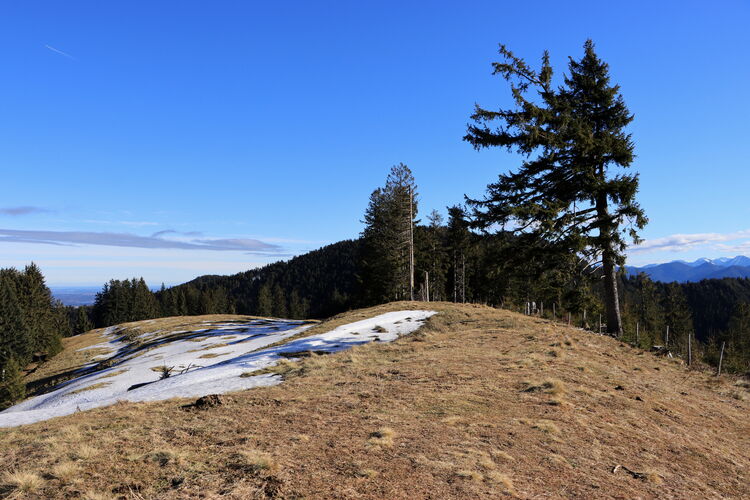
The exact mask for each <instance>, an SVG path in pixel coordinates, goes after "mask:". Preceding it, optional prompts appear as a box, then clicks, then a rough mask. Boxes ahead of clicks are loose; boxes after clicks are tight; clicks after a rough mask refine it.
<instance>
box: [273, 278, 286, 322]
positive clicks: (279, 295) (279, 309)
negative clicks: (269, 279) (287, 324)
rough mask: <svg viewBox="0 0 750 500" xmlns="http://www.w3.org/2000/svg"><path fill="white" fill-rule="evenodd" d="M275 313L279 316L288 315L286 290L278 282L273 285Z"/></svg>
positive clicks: (284, 316)
mask: <svg viewBox="0 0 750 500" xmlns="http://www.w3.org/2000/svg"><path fill="white" fill-rule="evenodd" d="M272 300H273V315H274V316H276V317H277V318H286V317H287V308H286V297H285V296H284V290H282V289H281V286H280V285H279V284H278V283H274V285H273V299H272Z"/></svg>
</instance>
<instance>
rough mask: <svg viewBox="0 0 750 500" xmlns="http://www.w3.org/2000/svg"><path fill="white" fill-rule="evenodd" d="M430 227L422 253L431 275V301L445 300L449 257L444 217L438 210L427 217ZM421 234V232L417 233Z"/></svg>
mask: <svg viewBox="0 0 750 500" xmlns="http://www.w3.org/2000/svg"><path fill="white" fill-rule="evenodd" d="M427 221H428V225H427V227H426V231H424V235H425V237H424V249H423V251H422V252H421V253H422V258H421V259H417V262H419V261H423V262H424V263H426V264H423V265H424V267H425V270H426V271H427V272H428V273H429V280H430V300H435V301H439V300H445V299H446V295H445V287H446V268H447V256H446V248H445V243H444V241H443V239H444V236H445V234H444V233H445V227H444V226H443V216H442V215H440V213H439V212H438V211H437V210H433V211H432V212H430V215H428V216H427ZM417 234H420V232H417Z"/></svg>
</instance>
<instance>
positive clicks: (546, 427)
mask: <svg viewBox="0 0 750 500" xmlns="http://www.w3.org/2000/svg"><path fill="white" fill-rule="evenodd" d="M400 310H434V311H437V313H438V314H436V315H434V316H432V317H431V318H430V319H428V320H427V322H426V323H425V326H423V327H422V328H421V329H420V330H418V331H417V332H416V333H414V334H411V335H407V336H404V337H402V338H400V339H398V340H395V341H393V342H391V343H370V344H368V345H363V346H359V347H354V348H352V349H349V350H345V351H342V352H338V353H335V354H328V355H315V354H313V355H312V356H309V357H305V358H303V359H302V360H301V361H296V362H295V361H283V362H281V363H279V364H278V365H277V366H275V367H269V368H268V369H267V371H266V374H272V375H282V376H283V377H284V379H285V380H284V382H283V383H282V384H280V385H275V386H270V387H258V388H255V389H251V390H246V391H243V392H236V393H233V394H231V395H227V396H223V397H222V398H221V404H218V405H216V406H210V405H207V406H206V407H205V408H201V407H187V408H186V407H185V405H187V404H188V403H191V402H193V401H195V398H190V399H185V398H183V399H171V400H166V401H158V402H141V403H127V402H124V403H118V404H115V405H113V406H109V407H106V408H99V409H93V410H90V411H84V412H80V413H76V414H75V415H68V416H63V417H60V418H56V419H53V420H48V421H45V422H40V423H36V424H32V425H28V426H22V427H14V428H9V429H0V449H2V450H3V457H4V458H5V460H3V461H2V462H1V463H0V474H3V475H2V477H3V479H2V483H3V484H2V486H0V494H2V495H3V496H12V495H17V496H19V497H24V498H35V497H36V498H92V499H94V498H126V499H130V498H133V499H137V498H197V497H203V498H217V497H219V496H222V497H226V498H237V499H240V498H242V499H245V498H389V499H397V498H412V499H414V498H503V497H513V496H515V497H518V498H537V497H544V498H560V497H566V498H571V497H572V498H636V497H640V498H656V497H661V498H670V497H671V498H747V497H748V491H747V484H750V456H748V453H747V449H748V446H749V445H750V420H748V418H747V415H748V411H749V410H750V403H748V399H750V394H749V393H748V387H750V384H749V383H748V382H747V381H746V380H744V381H743V380H736V379H731V378H724V377H722V378H720V379H717V378H716V377H713V376H712V375H711V374H709V373H707V372H704V371H702V370H701V369H699V368H693V369H690V370H688V369H687V368H686V367H685V366H683V365H682V364H681V362H679V361H677V360H670V359H664V358H657V357H655V356H653V355H652V354H650V353H647V352H644V351H641V350H638V349H634V348H631V347H630V346H628V345H626V344H623V343H621V342H619V341H617V340H614V339H611V338H609V337H600V336H597V335H594V334H592V333H590V332H585V331H582V330H579V329H575V328H569V327H566V326H561V325H557V324H553V323H551V322H549V321H545V320H540V319H537V318H532V317H526V316H522V315H519V314H515V313H511V312H508V311H503V310H497V309H491V308H487V307H482V306H470V305H454V304H447V303H429V304H426V303H408V302H407V303H393V304H388V305H384V306H378V307H375V308H371V309H367V310H359V311H353V312H349V313H345V314H342V315H340V316H338V317H336V318H333V319H332V320H331V321H329V322H325V323H322V324H320V325H315V326H314V327H313V328H314V329H315V330H312V329H310V330H309V331H307V332H305V334H317V333H322V332H327V331H331V330H335V329H336V328H338V327H342V326H343V325H347V324H350V323H352V322H355V321H361V320H366V319H368V318H372V317H374V316H378V315H381V314H386V313H389V312H393V311H400ZM184 321H185V320H184ZM141 326H143V325H141ZM148 328H150V327H148ZM182 329H185V328H182ZM94 340H95V339H90V340H89V341H87V342H84V343H88V344H89V345H95V344H96V343H95V342H94ZM66 341H67V344H66V350H65V351H64V352H63V355H66V353H67V354H70V353H71V351H75V349H80V348H81V347H83V346H82V345H81V344H80V342H81V340H80V339H79V340H76V338H75V337H74V338H71V339H66ZM74 342H79V344H77V345H75V346H72V345H71V344H72V343H74ZM76 352H80V351H76ZM61 359H62V358H61ZM68 359H69V360H71V359H73V356H69V357H68ZM53 361H54V360H53ZM78 362H79V363H80V362H81V361H80V360H79V361H78ZM40 370H41V368H40ZM54 371H56V372H60V371H64V368H63V367H62V366H60V367H58V368H56V369H55V370H54ZM20 488H26V490H27V491H25V492H22V491H21V490H20Z"/></svg>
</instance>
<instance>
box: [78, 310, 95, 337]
mask: <svg viewBox="0 0 750 500" xmlns="http://www.w3.org/2000/svg"><path fill="white" fill-rule="evenodd" d="M93 328H94V325H93V324H92V323H91V319H89V314H88V311H87V310H86V308H85V307H79V308H78V312H77V313H76V322H75V326H74V327H73V333H74V334H75V335H80V334H81V333H86V332H88V331H89V330H93Z"/></svg>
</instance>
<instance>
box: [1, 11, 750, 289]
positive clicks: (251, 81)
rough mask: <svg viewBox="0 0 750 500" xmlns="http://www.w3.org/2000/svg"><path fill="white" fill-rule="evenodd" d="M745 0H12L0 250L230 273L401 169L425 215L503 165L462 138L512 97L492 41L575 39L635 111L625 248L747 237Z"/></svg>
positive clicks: (46, 259)
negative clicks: (645, 219)
mask: <svg viewBox="0 0 750 500" xmlns="http://www.w3.org/2000/svg"><path fill="white" fill-rule="evenodd" d="M748 19H750V4H748V3H747V2H746V1H731V0H730V1H722V2H714V3H709V2H685V1H679V2H677V1H675V2H619V3H618V4H617V5H615V4H614V3H610V2H551V1H550V2H546V1H543V2H513V3H511V2H500V1H493V2H481V1H480V2H470V3H459V2H445V3H440V2H383V1H381V2H319V3H317V2H258V3H255V2H244V1H243V2H227V1H216V2H190V1H179V2H176V1H175V2H166V1H164V2H153V1H151V2H145V1H144V2H138V1H128V2H124V1H120V2H114V1H113V2H100V1H95V2H94V1H92V2H78V1H69V2H52V1H50V2H37V1H31V0H30V1H27V2H13V3H11V2H5V3H3V4H2V6H0V56H2V65H3V70H4V71H3V78H0V169H1V173H2V181H1V182H2V196H0V267H7V266H22V265H24V264H25V263H28V262H29V261H31V260H34V261H36V262H37V263H38V264H39V265H40V266H41V267H42V269H43V271H44V272H45V274H46V276H47V277H48V282H50V283H52V284H57V285H60V284H69V285H73V284H92V285H99V284H101V283H103V282H104V281H106V280H107V279H109V278H125V277H129V276H144V277H145V278H146V279H147V280H148V281H149V282H150V283H152V284H158V283H160V282H162V281H163V282H166V283H167V284H172V283H179V282H182V281H186V280H189V279H191V278H193V277H195V276H197V275H201V274H206V273H212V274H227V273H233V272H237V271H241V270H245V269H248V268H250V267H254V266H257V265H260V264H263V263H266V262H270V261H273V260H278V259H279V258H287V257H288V256H289V255H293V254H298V253H301V252H304V251H307V250H310V249H313V248H316V247H319V246H321V245H323V244H326V243H330V242H334V241H337V240H340V239H344V238H351V237H355V236H356V235H357V234H358V233H359V231H360V230H361V223H360V219H361V217H362V213H363V211H364V208H365V206H366V203H367V197H368V195H369V193H370V192H371V191H372V190H373V189H374V188H375V187H377V186H378V185H380V184H382V182H383V181H384V178H385V176H386V174H387V171H388V169H389V167H390V166H391V165H393V164H395V163H398V162H404V163H406V164H408V165H409V166H410V167H411V168H412V170H413V172H414V174H415V177H416V180H417V183H418V185H419V191H420V210H421V212H422V213H423V214H424V213H426V212H428V211H430V210H431V209H433V208H436V209H438V210H441V211H443V212H444V209H445V206H446V205H451V204H454V203H456V202H460V201H461V200H462V197H463V195H464V194H468V195H470V196H475V197H476V196H479V195H481V194H482V192H483V191H484V188H485V186H486V185H487V183H489V182H492V181H493V180H494V179H495V178H496V176H497V174H498V173H500V172H502V171H506V170H508V169H511V168H513V167H515V166H516V165H518V163H519V158H518V157H517V156H515V155H512V154H508V153H506V152H504V151H487V150H485V151H482V152H476V151H474V150H473V149H472V148H471V147H470V146H469V145H468V144H467V143H464V142H462V141H461V137H462V136H463V135H464V133H465V128H466V123H467V121H468V117H469V115H470V113H471V111H472V107H473V105H474V103H475V102H478V103H480V104H481V105H482V106H484V107H500V106H507V105H508V104H509V94H508V90H507V87H506V85H505V84H504V82H503V81H502V80H501V79H500V78H499V77H492V76H491V75H490V69H491V68H490V63H491V62H492V61H494V60H497V44H498V43H505V44H506V45H508V46H509V47H510V48H511V49H512V50H514V52H516V53H517V54H518V55H521V56H522V57H525V58H526V59H527V60H528V61H529V62H534V63H536V62H537V61H538V59H539V57H540V55H541V53H542V51H543V50H544V49H549V50H550V52H551V55H552V61H553V65H554V66H555V68H556V70H557V75H558V76H561V74H562V72H563V70H564V64H565V62H566V57H567V56H569V55H572V56H574V57H580V55H581V52H582V49H581V46H582V44H583V42H584V41H585V40H586V38H589V37H590V38H592V39H593V40H594V42H595V43H596V46H597V51H598V53H599V55H600V56H601V57H602V58H603V59H604V60H606V61H607V62H608V63H609V64H610V66H611V74H612V78H613V80H614V81H615V82H617V83H619V84H620V85H621V86H622V94H623V96H624V97H625V100H626V103H627V104H628V106H629V107H630V109H631V111H632V112H633V113H634V114H635V121H634V122H633V124H632V125H631V127H630V131H631V132H632V134H633V138H634V140H635V143H636V154H637V155H638V158H637V159H636V162H635V164H634V168H635V169H636V170H637V171H639V172H640V173H641V192H640V195H639V199H640V201H641V204H642V205H643V207H644V208H645V210H646V212H647V214H648V216H649V218H650V220H651V222H650V224H649V226H648V227H647V229H646V230H645V231H644V232H643V233H642V234H643V237H644V238H645V239H646V242H645V244H644V245H643V246H642V247H641V248H639V249H634V250H632V251H631V253H630V260H629V262H631V263H633V264H644V263H648V262H658V261H664V260H672V259H678V258H684V259H693V258H696V257H699V256H708V257H718V256H721V255H736V254H742V253H745V254H750V217H749V216H750V205H748V203H747V194H746V193H747V190H748V186H750V182H748V181H750V174H749V173H748V168H747V167H748V159H747V158H748V155H747V148H748V146H747V144H748V141H747V129H746V120H745V118H746V117H747V116H749V115H750V103H749V101H748V100H747V99H746V98H745V93H746V91H747V88H748V83H750V67H749V65H748V62H750V61H749V60H748V55H747V47H748V46H750V35H749V34H748V33H749V32H750V30H747V22H748Z"/></svg>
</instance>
